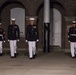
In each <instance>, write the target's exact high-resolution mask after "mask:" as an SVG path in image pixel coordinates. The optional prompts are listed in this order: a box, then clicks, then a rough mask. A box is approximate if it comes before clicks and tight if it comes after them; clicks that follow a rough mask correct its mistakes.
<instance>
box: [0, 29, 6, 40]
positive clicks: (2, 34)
mask: <svg viewBox="0 0 76 75" xmlns="http://www.w3.org/2000/svg"><path fill="white" fill-rule="evenodd" d="M4 40H5V32H4V29H2V28H1V29H0V41H4Z"/></svg>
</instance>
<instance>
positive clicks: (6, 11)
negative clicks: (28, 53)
mask: <svg viewBox="0 0 76 75" xmlns="http://www.w3.org/2000/svg"><path fill="white" fill-rule="evenodd" d="M20 10H21V11H20ZM25 10H27V9H26V8H25V7H24V5H23V4H22V3H21V2H20V1H15V0H11V1H10V0H7V1H5V2H4V3H3V4H2V5H1V6H0V18H1V21H2V25H3V28H4V29H5V32H6V42H5V45H4V48H5V49H8V48H9V43H8V42H7V40H8V38H7V37H8V36H7V28H8V25H10V20H11V17H14V16H15V18H17V19H16V23H17V24H18V25H19V26H20V33H21V36H20V37H21V38H20V42H19V43H18V49H19V50H22V49H23V50H25V46H26V47H27V45H25V41H24V40H25V31H24V30H25V15H26V14H25V13H26V11H25ZM12 11H13V12H12ZM18 11H19V12H18ZM13 13H14V14H15V15H13ZM20 17H21V18H20ZM22 22H23V23H22Z"/></svg>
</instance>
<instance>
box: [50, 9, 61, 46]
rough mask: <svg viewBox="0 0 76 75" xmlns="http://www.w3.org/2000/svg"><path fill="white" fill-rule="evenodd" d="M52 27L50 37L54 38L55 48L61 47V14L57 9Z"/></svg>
mask: <svg viewBox="0 0 76 75" xmlns="http://www.w3.org/2000/svg"><path fill="white" fill-rule="evenodd" d="M50 27H52V28H51V29H52V33H50V35H51V36H52V40H53V46H59V47H61V13H60V12H59V11H58V10H57V9H55V8H53V20H52V24H51V26H50ZM50 40H51V38H50ZM50 42H51V41H50Z"/></svg>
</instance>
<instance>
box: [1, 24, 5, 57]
mask: <svg viewBox="0 0 76 75" xmlns="http://www.w3.org/2000/svg"><path fill="white" fill-rule="evenodd" d="M1 25H2V23H0V56H2V55H3V50H2V44H3V42H5V31H4V29H3V28H2V26H1Z"/></svg>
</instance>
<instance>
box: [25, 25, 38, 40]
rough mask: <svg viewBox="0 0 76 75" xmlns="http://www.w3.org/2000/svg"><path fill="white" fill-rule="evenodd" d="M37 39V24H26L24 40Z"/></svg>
mask: <svg viewBox="0 0 76 75" xmlns="http://www.w3.org/2000/svg"><path fill="white" fill-rule="evenodd" d="M37 39H39V36H38V28H37V26H36V25H28V26H27V28H26V40H28V41H36V40H37Z"/></svg>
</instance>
